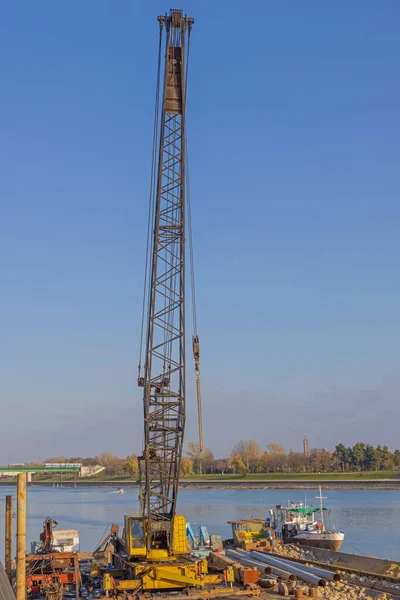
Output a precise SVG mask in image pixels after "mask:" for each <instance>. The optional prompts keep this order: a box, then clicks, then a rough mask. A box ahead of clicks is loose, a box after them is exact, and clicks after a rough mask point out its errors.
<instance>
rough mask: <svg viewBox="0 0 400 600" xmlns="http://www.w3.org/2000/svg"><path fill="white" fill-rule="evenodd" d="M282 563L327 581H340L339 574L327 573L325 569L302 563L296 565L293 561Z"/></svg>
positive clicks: (284, 560) (285, 560)
mask: <svg viewBox="0 0 400 600" xmlns="http://www.w3.org/2000/svg"><path fill="white" fill-rule="evenodd" d="M283 562H285V563H288V564H290V565H293V566H294V567H298V568H299V569H301V570H302V571H307V572H308V573H313V574H314V575H319V576H320V577H323V578H324V579H326V580H327V581H340V580H341V577H340V575H339V573H335V572H333V571H327V570H326V569H320V568H319V567H314V566H313V565H303V563H297V562H295V561H294V560H287V559H286V558H284V559H283Z"/></svg>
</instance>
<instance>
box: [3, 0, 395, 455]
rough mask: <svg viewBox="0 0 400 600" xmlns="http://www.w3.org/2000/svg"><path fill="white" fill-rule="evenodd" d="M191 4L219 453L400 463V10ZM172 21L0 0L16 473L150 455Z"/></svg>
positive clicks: (207, 392)
mask: <svg viewBox="0 0 400 600" xmlns="http://www.w3.org/2000/svg"><path fill="white" fill-rule="evenodd" d="M182 7H183V9H184V10H185V12H187V13H188V14H190V16H193V17H194V18H195V25H194V29H193V34H192V47H191V58H190V76H189V96H188V133H189V155H190V173H191V195H192V204H193V221H194V243H195V260H196V282H197V284H196V285H197V296H198V298H197V304H198V324H199V334H200V339H201V348H202V385H203V395H204V421H205V435H206V441H207V445H209V446H211V447H212V448H213V449H214V450H215V453H216V454H217V455H223V454H224V453H226V452H228V451H229V450H230V449H231V447H232V446H233V445H234V443H235V442H236V441H237V440H238V439H249V438H256V439H258V440H259V441H260V442H261V443H262V444H263V445H266V444H268V443H270V442H281V443H283V444H284V445H286V446H287V447H292V448H295V449H299V448H300V447H301V441H302V436H303V435H308V437H309V439H310V445H312V446H316V447H323V446H324V447H328V448H330V447H332V446H333V445H335V443H336V442H338V441H343V442H344V443H348V444H350V443H354V442H356V441H358V440H365V441H369V442H371V443H388V444H389V445H390V446H392V447H394V446H396V443H397V445H398V427H397V423H398V418H399V416H400V415H399V408H398V407H399V392H400V377H399V364H398V359H399V354H398V347H399V342H398V340H399V339H400V326H399V306H400V278H399V268H398V257H399V250H400V236H399V235H398V230H399V224H400V207H399V202H398V198H399V190H400V175H399V173H400V172H399V166H398V165H399V150H400V142H399V140H400V119H399V116H400V115H399V105H400V104H399V100H400V83H399V78H398V73H399V67H400V41H399V36H398V31H399V26H400V5H399V3H398V2H397V1H396V0H385V2H380V3H378V2H375V1H370V0H364V1H363V2H359V1H358V0H353V1H350V2H346V3H345V2H337V3H333V2H332V3H326V2H325V3H321V2H318V1H317V0H303V1H302V2H277V1H275V2H272V1H261V0H260V1H256V0H254V1H253V2H248V3H247V4H246V7H244V5H243V3H242V2H237V1H236V0H233V1H230V2H225V1H223V2H222V1H220V2H211V1H207V0H206V1H203V2H195V1H188V2H186V3H185V5H184V6H183V5H182ZM168 9H169V5H165V4H163V3H161V2H159V1H154V2H136V3H134V2H131V1H128V0H120V1H119V2H117V3H114V2H110V1H105V0H86V1H85V2H84V3H81V2H78V1H77V0H74V1H72V2H57V3H54V2H51V1H50V0H42V1H41V2H40V3H32V2H29V1H28V0H20V2H18V3H3V5H2V10H1V19H0V73H1V81H2V85H1V95H0V130H1V136H0V169H1V175H0V198H1V201H0V268H1V274H2V275H1V279H0V293H1V311H0V329H1V339H2V343H1V344H0V394H1V398H2V418H1V420H0V460H1V461H2V462H8V461H11V462H12V461H19V460H27V459H28V458H32V459H36V458H42V459H44V458H46V457H48V456H54V455H63V454H67V455H71V454H75V455H77V454H81V455H85V454H86V455H89V454H96V453H100V452H101V451H107V450H108V451H113V452H116V453H118V454H127V453H129V452H131V451H139V450H140V448H141V431H142V406H141V396H140V391H139V390H138V389H137V387H136V368H137V360H138V346H139V339H138V337H139V332H140V311H141V308H140V307H141V298H142V274H143V266H144V250H145V234H146V218H147V201H148V189H149V177H150V159H151V144H152V119H153V107H154V91H155V90H154V88H155V72H156V58H157V44H158V24H157V21H156V17H157V15H158V14H162V13H164V12H165V11H167V10H168ZM189 326H190V321H189ZM189 332H190V333H191V331H190V330H189ZM191 360H192V359H191V356H190V355H189V356H188V365H189V372H191V368H192V362H191ZM189 385H190V387H189V390H188V392H189V393H188V397H189V400H188V402H189V423H188V429H187V438H186V440H187V441H189V440H193V439H195V436H196V427H195V394H194V387H193V380H192V378H190V379H189ZM17 419H20V420H21V423H20V424H19V434H18V435H17ZM224 419H226V420H227V421H228V422H226V423H224V424H223V420H224ZM17 439H18V440H19V441H18V444H17Z"/></svg>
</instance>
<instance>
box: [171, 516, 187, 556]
mask: <svg viewBox="0 0 400 600" xmlns="http://www.w3.org/2000/svg"><path fill="white" fill-rule="evenodd" d="M173 553H174V554H188V540H187V536H186V519H185V517H184V516H183V515H175V518H174V535H173Z"/></svg>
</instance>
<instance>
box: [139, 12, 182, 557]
mask: <svg viewBox="0 0 400 600" xmlns="http://www.w3.org/2000/svg"><path fill="white" fill-rule="evenodd" d="M158 20H159V23H160V49H161V47H162V42H163V40H165V63H164V73H163V79H164V81H163V84H162V94H159V91H158V90H157V95H158V96H159V103H160V108H159V116H158V117H157V118H156V125H155V130H156V131H155V136H156V137H155V139H156V140H157V142H156V144H155V146H154V148H155V149H156V147H157V146H158V158H157V157H156V155H157V152H155V153H154V157H153V160H155V166H154V180H155V185H154V194H153V200H152V205H151V212H152V219H151V222H152V251H151V253H150V262H149V266H150V269H149V281H148V297H147V307H148V315H147V336H146V348H145V364H144V377H143V378H142V377H139V385H140V386H143V388H144V393H143V401H144V416H145V426H144V454H143V456H142V457H141V458H140V460H139V464H140V471H141V494H142V498H141V500H142V512H143V515H144V516H146V518H147V519H148V532H149V535H148V538H147V547H148V549H150V547H151V544H152V543H153V541H154V540H159V541H160V543H161V544H162V545H163V546H164V547H167V548H168V549H170V550H171V546H172V523H173V518H174V515H175V512H176V502H177V494H178V479H179V468H180V462H181V457H182V450H183V448H182V444H183V434H184V427H185V418H186V406H185V402H186V381H185V195H186V191H185V187H186V186H185V178H186V141H185V106H186V74H187V58H188V50H189V41H190V30H191V28H192V24H193V19H191V18H188V17H186V16H183V14H182V11H180V10H171V12H170V14H169V15H165V16H162V17H158ZM158 71H159V73H160V56H159V70H158ZM160 87H161V85H160ZM158 89H159V88H158ZM156 111H157V109H156ZM157 122H158V123H159V127H157Z"/></svg>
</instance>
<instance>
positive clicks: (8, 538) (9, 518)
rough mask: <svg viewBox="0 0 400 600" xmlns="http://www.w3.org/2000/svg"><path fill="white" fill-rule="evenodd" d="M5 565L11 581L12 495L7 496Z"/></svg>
mask: <svg viewBox="0 0 400 600" xmlns="http://www.w3.org/2000/svg"><path fill="white" fill-rule="evenodd" d="M4 557H5V567H6V573H7V577H8V579H9V580H10V581H11V563H12V496H6V523H5V552H4Z"/></svg>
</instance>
